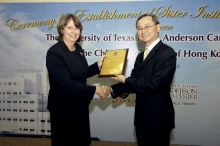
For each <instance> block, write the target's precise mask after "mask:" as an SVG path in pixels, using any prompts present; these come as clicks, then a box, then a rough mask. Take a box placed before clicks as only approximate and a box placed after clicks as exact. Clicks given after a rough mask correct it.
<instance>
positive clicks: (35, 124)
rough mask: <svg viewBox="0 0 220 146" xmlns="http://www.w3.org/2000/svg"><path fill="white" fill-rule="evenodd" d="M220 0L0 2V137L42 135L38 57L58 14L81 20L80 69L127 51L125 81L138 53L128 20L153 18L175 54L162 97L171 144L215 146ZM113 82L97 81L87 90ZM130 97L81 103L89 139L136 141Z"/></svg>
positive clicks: (43, 76) (43, 75) (43, 96)
mask: <svg viewBox="0 0 220 146" xmlns="http://www.w3.org/2000/svg"><path fill="white" fill-rule="evenodd" d="M219 6H220V1H218V0H200V1H197V0H184V1H175V0H162V1H156V0H155V1H126V2H110V1H109V2H36V3H34V2H31V3H29V2H23V3H13V2H11V3H10V2H4V3H1V2H0V26H1V27H0V43H1V45H0V135H2V136H5V135H33V136H44V137H47V136H50V135H51V127H50V115H49V111H48V109H47V101H48V91H49V89H50V86H49V79H48V71H47V68H46V53H47V51H48V49H49V48H50V47H51V46H52V45H54V44H55V43H56V42H57V39H58V33H57V29H56V25H57V23H58V22H59V20H60V18H62V17H63V16H64V15H65V14H66V13H73V14H75V15H76V16H77V17H78V18H79V19H80V20H81V22H82V25H83V31H82V40H81V41H80V42H79V44H80V45H81V46H82V49H83V51H84V55H85V56H86V59H87V61H88V64H89V65H90V64H93V63H94V62H96V61H97V60H98V59H99V58H100V57H101V56H103V55H105V53H106V51H107V50H115V49H125V48H128V49H129V51H128V56H127V63H126V66H125V73H124V75H125V77H129V76H130V74H131V71H132V69H133V67H134V62H135V59H136V57H137V55H138V54H139V53H140V52H142V51H143V50H144V48H145V45H144V43H143V42H141V41H140V40H139V39H138V37H137V29H136V20H137V18H138V17H139V16H141V15H142V14H144V13H152V14H155V15H157V16H158V18H159V21H160V25H161V29H160V32H159V38H160V40H161V41H162V42H164V43H165V44H167V45H169V46H171V47H172V48H173V49H174V51H175V52H176V53H177V63H176V71H175V75H174V78H173V81H172V84H171V90H170V96H171V98H172V103H173V105H174V109H175V129H173V130H172V132H171V141H170V143H171V144H183V145H207V146H218V145H220V139H219V135H220V126H219V123H220V112H219V111H220V106H219V104H220V97H219V95H220V90H219V89H220V84H219V82H220V74H219V72H220V66H219V64H220V29H219V25H220V20H219V19H220V7H219ZM115 83H117V82H116V81H114V80H112V79H111V78H109V77H104V78H100V77H99V76H98V75H96V76H93V77H90V78H88V79H87V84H88V85H94V86H99V85H107V86H111V85H113V84H115ZM135 99H136V94H129V95H127V96H124V97H123V96H119V97H117V98H115V99H113V98H111V97H110V96H109V97H108V98H106V99H104V100H101V99H100V98H99V96H98V95H97V94H95V95H94V97H93V99H92V100H91V103H90V105H89V116H90V129H91V137H93V138H98V139H99V140H101V141H120V142H136V135H135V127H134V108H135Z"/></svg>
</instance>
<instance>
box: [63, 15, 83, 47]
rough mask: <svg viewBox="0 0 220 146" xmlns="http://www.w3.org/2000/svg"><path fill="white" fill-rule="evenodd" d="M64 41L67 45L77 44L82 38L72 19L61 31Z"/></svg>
mask: <svg viewBox="0 0 220 146" xmlns="http://www.w3.org/2000/svg"><path fill="white" fill-rule="evenodd" d="M61 32H62V34H63V41H64V42H65V43H68V44H69V43H75V42H76V41H77V40H78V38H79V36H80V29H79V28H77V27H76V26H75V25H74V22H73V19H70V20H69V22H68V23H67V25H66V26H65V27H64V28H63V29H62V30H61Z"/></svg>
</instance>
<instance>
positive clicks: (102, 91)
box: [95, 86, 112, 99]
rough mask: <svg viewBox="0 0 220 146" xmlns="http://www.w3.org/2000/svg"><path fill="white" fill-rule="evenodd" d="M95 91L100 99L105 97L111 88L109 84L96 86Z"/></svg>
mask: <svg viewBox="0 0 220 146" xmlns="http://www.w3.org/2000/svg"><path fill="white" fill-rule="evenodd" d="M95 92H96V94H97V95H99V97H100V98H101V99H105V98H106V97H108V96H109V94H110V92H112V89H111V87H109V86H96V91H95Z"/></svg>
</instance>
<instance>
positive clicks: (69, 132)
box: [50, 109, 91, 146]
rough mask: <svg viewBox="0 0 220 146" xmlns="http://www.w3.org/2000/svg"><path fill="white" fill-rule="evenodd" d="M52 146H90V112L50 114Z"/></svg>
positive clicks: (85, 110)
mask: <svg viewBox="0 0 220 146" xmlns="http://www.w3.org/2000/svg"><path fill="white" fill-rule="evenodd" d="M50 118H51V145H52V146H89V145H90V144H91V136H90V126H89V112H88V109H84V110H81V111H77V112H68V113H66V112H50Z"/></svg>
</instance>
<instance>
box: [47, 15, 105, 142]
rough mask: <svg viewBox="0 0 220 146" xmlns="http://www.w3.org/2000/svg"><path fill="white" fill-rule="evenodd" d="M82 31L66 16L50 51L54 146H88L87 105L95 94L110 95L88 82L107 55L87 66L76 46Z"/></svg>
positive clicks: (75, 22)
mask: <svg viewBox="0 0 220 146" xmlns="http://www.w3.org/2000/svg"><path fill="white" fill-rule="evenodd" d="M82 30H83V27H82V24H81V22H80V20H79V19H78V18H77V17H76V16H75V15H73V14H66V15H64V16H63V17H62V18H61V19H60V21H59V23H58V25H57V31H58V33H59V40H58V42H57V43H56V44H54V45H53V46H52V47H51V48H50V49H49V50H48V52H47V56H46V66H47V69H48V73H49V83H50V91H49V95H48V107H47V108H48V110H49V111H50V118H51V137H52V145H53V146H68V145H76V144H77V145H79V146H89V145H90V143H91V138H90V125H89V107H88V106H89V104H90V101H91V100H92V98H93V96H94V94H95V93H97V94H98V95H99V96H100V97H105V96H107V95H108V94H109V93H107V91H106V90H107V89H106V88H105V86H90V85H87V83H86V79H87V78H88V77H91V76H93V75H95V74H98V73H99V68H100V67H101V66H102V61H103V58H104V57H105V56H102V57H101V58H100V60H99V61H98V62H96V63H94V64H92V65H90V66H88V63H87V61H86V58H85V56H84V52H83V50H82V48H81V46H80V45H79V44H78V43H76V42H79V41H80V40H81V33H82ZM103 91H104V92H103ZM105 91H106V92H105Z"/></svg>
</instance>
